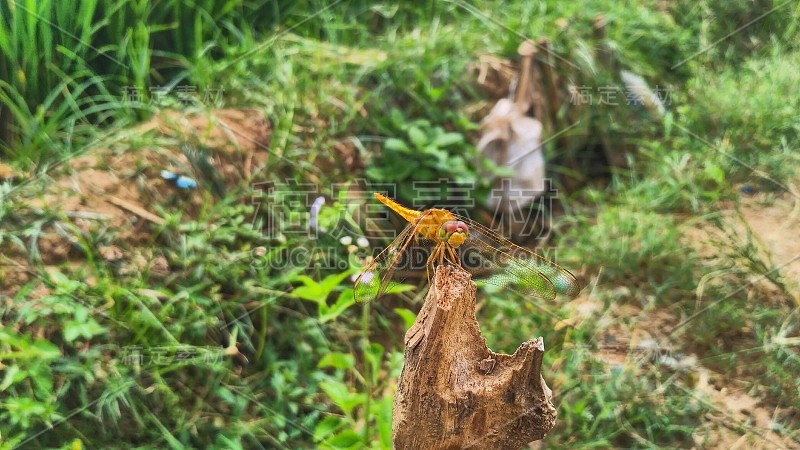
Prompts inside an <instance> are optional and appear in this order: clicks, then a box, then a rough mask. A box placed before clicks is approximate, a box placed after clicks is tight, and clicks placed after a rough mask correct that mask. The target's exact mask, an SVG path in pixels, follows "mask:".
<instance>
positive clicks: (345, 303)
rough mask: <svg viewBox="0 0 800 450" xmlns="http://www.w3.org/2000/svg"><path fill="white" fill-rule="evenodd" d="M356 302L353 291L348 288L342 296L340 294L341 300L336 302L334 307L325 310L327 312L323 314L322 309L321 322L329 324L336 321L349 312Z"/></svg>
mask: <svg viewBox="0 0 800 450" xmlns="http://www.w3.org/2000/svg"><path fill="white" fill-rule="evenodd" d="M355 302H356V300H355V297H354V296H353V289H352V288H347V289H345V290H344V291H343V292H342V293H341V294H339V298H338V299H337V300H336V303H334V304H333V305H332V306H330V307H328V308H325V312H324V313H322V312H321V308H320V312H321V313H320V315H319V320H320V322H323V323H325V322H329V321H331V320H336V319H337V318H338V317H339V316H340V315H342V313H343V312H345V311H346V310H347V308H349V307H351V306H353V305H354V304H355Z"/></svg>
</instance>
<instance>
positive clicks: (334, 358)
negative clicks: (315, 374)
mask: <svg viewBox="0 0 800 450" xmlns="http://www.w3.org/2000/svg"><path fill="white" fill-rule="evenodd" d="M355 365H356V358H355V357H354V356H353V355H351V354H349V353H341V352H333V353H328V354H327V355H325V356H323V357H322V359H321V360H320V361H319V363H318V364H317V367H318V368H320V369H321V368H323V367H333V368H336V369H352V368H353V367H355Z"/></svg>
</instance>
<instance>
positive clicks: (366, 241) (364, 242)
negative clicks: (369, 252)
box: [356, 236, 369, 247]
mask: <svg viewBox="0 0 800 450" xmlns="http://www.w3.org/2000/svg"><path fill="white" fill-rule="evenodd" d="M356 245H358V246H359V247H369V239H367V238H365V237H363V236H362V237H360V238H358V239H356Z"/></svg>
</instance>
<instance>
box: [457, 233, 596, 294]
mask: <svg viewBox="0 0 800 450" xmlns="http://www.w3.org/2000/svg"><path fill="white" fill-rule="evenodd" d="M459 220H461V221H463V222H464V223H466V224H467V226H468V227H469V235H468V237H467V240H466V241H465V242H464V244H463V245H462V246H461V247H460V248H459V250H460V252H461V255H462V256H461V259H462V265H463V266H464V268H465V269H467V270H468V271H470V272H472V273H476V274H479V273H484V272H488V273H489V274H490V275H489V276H488V277H487V278H483V279H482V280H483V281H485V282H487V283H489V284H494V285H496V286H499V287H502V288H508V289H512V290H515V291H518V292H519V293H521V294H523V295H533V296H536V297H540V298H543V299H547V300H552V299H553V298H555V296H556V294H564V295H567V296H570V297H575V296H577V295H578V293H579V292H580V290H581V288H580V286H579V285H578V280H576V279H575V276H573V275H572V274H571V273H570V272H569V271H568V270H566V269H564V268H563V267H561V266H559V265H558V264H556V263H554V262H552V261H549V260H547V259H545V258H543V257H541V256H539V255H537V254H536V253H534V252H532V251H530V250H528V249H526V248H523V247H520V246H518V245H516V244H514V243H512V242H511V241H509V240H508V239H506V238H504V237H502V236H500V235H498V234H497V233H495V232H493V231H491V230H489V229H488V228H486V227H484V226H483V225H481V224H479V223H476V222H474V221H472V220H469V219H467V218H464V217H459Z"/></svg>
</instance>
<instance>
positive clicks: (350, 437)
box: [320, 430, 364, 450]
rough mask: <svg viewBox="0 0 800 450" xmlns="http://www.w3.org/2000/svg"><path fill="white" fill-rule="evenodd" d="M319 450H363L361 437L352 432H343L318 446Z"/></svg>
mask: <svg viewBox="0 0 800 450" xmlns="http://www.w3.org/2000/svg"><path fill="white" fill-rule="evenodd" d="M320 447H321V448H330V449H337V450H340V449H357V448H358V449H360V448H364V442H363V441H362V440H361V436H360V435H359V434H358V433H356V432H355V431H353V430H344V431H342V432H341V433H339V434H337V435H336V436H334V437H332V438H330V439H328V440H327V441H324V442H322V443H321V444H320Z"/></svg>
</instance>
